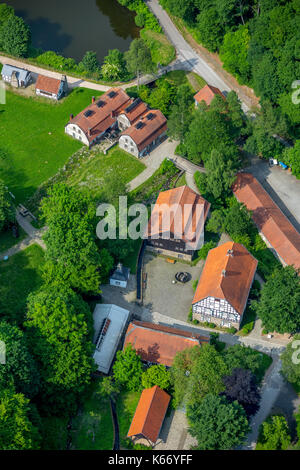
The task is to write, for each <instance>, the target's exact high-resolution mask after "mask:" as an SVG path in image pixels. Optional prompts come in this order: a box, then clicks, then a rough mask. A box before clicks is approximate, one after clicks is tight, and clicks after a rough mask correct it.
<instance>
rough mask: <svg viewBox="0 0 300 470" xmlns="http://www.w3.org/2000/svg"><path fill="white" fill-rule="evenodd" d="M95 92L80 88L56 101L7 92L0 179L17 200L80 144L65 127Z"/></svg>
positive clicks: (0, 129) (0, 126) (1, 113)
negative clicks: (66, 131)
mask: <svg viewBox="0 0 300 470" xmlns="http://www.w3.org/2000/svg"><path fill="white" fill-rule="evenodd" d="M97 94H101V93H99V92H98V93H97ZM93 95H95V91H94V90H88V89H83V88H77V89H75V90H74V91H73V92H72V93H71V94H70V95H69V96H68V97H66V98H64V99H63V100H62V101H61V102H58V103H54V102H52V101H51V100H48V99H47V98H37V97H25V96H21V95H19V94H17V93H14V92H12V91H7V94H6V104H5V105H3V104H2V105H1V104H0V142H1V143H0V151H1V153H0V155H1V157H2V158H0V178H2V179H4V181H5V183H6V185H7V186H8V187H9V189H10V191H11V192H12V193H13V194H14V195H15V196H16V202H17V203H19V202H25V201H26V199H27V198H28V197H29V196H31V195H32V194H33V193H34V192H35V190H36V189H37V187H38V186H39V185H40V184H41V183H42V182H43V181H46V180H47V179H48V178H50V177H51V176H53V175H54V174H55V173H56V172H57V170H58V169H59V168H60V167H61V166H63V165H64V164H65V162H66V161H67V160H68V158H69V157H70V156H71V155H72V154H73V153H74V152H76V150H78V149H79V148H80V147H81V145H82V144H81V143H80V142H78V141H76V140H73V139H72V138H71V137H69V136H67V135H66V134H65V129H64V126H65V125H66V124H67V122H68V121H69V116H70V114H71V113H72V114H74V115H75V114H77V113H78V112H79V111H81V110H82V109H83V108H84V107H86V106H87V105H88V104H90V102H91V97H92V96H93Z"/></svg>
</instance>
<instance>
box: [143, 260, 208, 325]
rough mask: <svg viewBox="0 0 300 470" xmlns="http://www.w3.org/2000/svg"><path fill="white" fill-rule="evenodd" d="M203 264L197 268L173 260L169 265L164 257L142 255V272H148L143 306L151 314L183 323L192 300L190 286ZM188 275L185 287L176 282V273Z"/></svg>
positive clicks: (196, 278) (198, 275)
mask: <svg viewBox="0 0 300 470" xmlns="http://www.w3.org/2000/svg"><path fill="white" fill-rule="evenodd" d="M203 266H204V261H200V262H199V263H198V264H197V265H196V266H190V264H188V263H183V262H181V261H176V262H175V264H171V263H168V262H167V261H166V258H163V257H160V256H155V255H153V254H152V253H150V252H147V251H146V252H145V256H144V272H145V273H147V281H146V289H144V307H145V308H146V309H148V310H149V311H150V312H160V313H162V314H163V315H166V316H168V317H171V318H174V319H176V320H181V321H184V322H186V321H187V316H188V312H189V310H190V308H191V305H192V300H193V297H194V290H193V283H194V281H198V280H199V278H200V275H201V273H202V269H203ZM182 271H183V272H187V273H189V274H190V275H191V280H189V281H188V282H187V283H186V284H182V283H181V282H176V283H175V284H173V282H172V281H174V280H175V274H176V273H177V272H182Z"/></svg>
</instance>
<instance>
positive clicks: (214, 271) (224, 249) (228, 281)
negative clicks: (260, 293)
mask: <svg viewBox="0 0 300 470" xmlns="http://www.w3.org/2000/svg"><path fill="white" fill-rule="evenodd" d="M256 268H257V260H256V259H255V258H254V257H253V256H252V255H251V254H250V253H249V251H248V250H247V249H246V248H245V247H244V246H243V245H241V244H240V243H234V242H227V243H223V245H220V246H218V247H217V248H214V249H212V250H210V251H209V253H208V255H207V258H206V262H205V266H204V269H203V271H202V275H201V278H200V280H199V283H198V286H197V289H196V292H195V296H194V299H193V304H196V303H197V302H200V301H201V300H203V299H206V298H207V297H214V298H216V299H224V300H227V302H228V303H229V304H230V305H231V306H232V307H233V308H234V309H235V310H236V311H237V313H239V314H240V315H242V314H243V312H244V309H245V306H246V302H247V299H248V295H249V291H250V288H251V285H252V281H253V278H254V275H255V272H256Z"/></svg>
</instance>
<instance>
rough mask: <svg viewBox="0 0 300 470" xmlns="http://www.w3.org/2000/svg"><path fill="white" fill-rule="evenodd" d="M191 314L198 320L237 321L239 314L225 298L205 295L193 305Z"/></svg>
mask: <svg viewBox="0 0 300 470" xmlns="http://www.w3.org/2000/svg"><path fill="white" fill-rule="evenodd" d="M193 315H194V318H196V319H197V320H199V321H202V322H203V321H210V322H212V323H216V322H215V320H218V321H217V323H222V322H224V323H227V322H230V323H235V324H236V323H239V322H240V319H241V317H240V315H239V314H238V312H237V311H236V310H235V309H234V308H233V307H232V305H230V303H229V302H227V300H224V299H216V298H214V297H206V298H205V299H202V300H200V301H199V302H197V303H195V304H194V305H193Z"/></svg>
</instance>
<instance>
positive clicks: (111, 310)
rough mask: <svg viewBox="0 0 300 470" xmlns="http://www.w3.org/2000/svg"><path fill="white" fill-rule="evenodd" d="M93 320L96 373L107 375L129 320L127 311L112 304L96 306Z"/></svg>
mask: <svg viewBox="0 0 300 470" xmlns="http://www.w3.org/2000/svg"><path fill="white" fill-rule="evenodd" d="M93 318H94V331H95V334H94V341H93V342H94V344H95V352H94V355H93V358H94V361H95V363H96V364H97V367H98V371H99V372H102V373H103V374H108V373H109V370H110V368H111V365H112V362H113V360H114V357H115V354H116V351H117V348H118V345H119V342H120V339H121V337H122V334H123V331H124V329H125V328H126V325H127V321H128V319H129V310H125V309H124V308H121V307H118V306H117V305H114V304H97V305H96V307H95V310H94V314H93Z"/></svg>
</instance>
